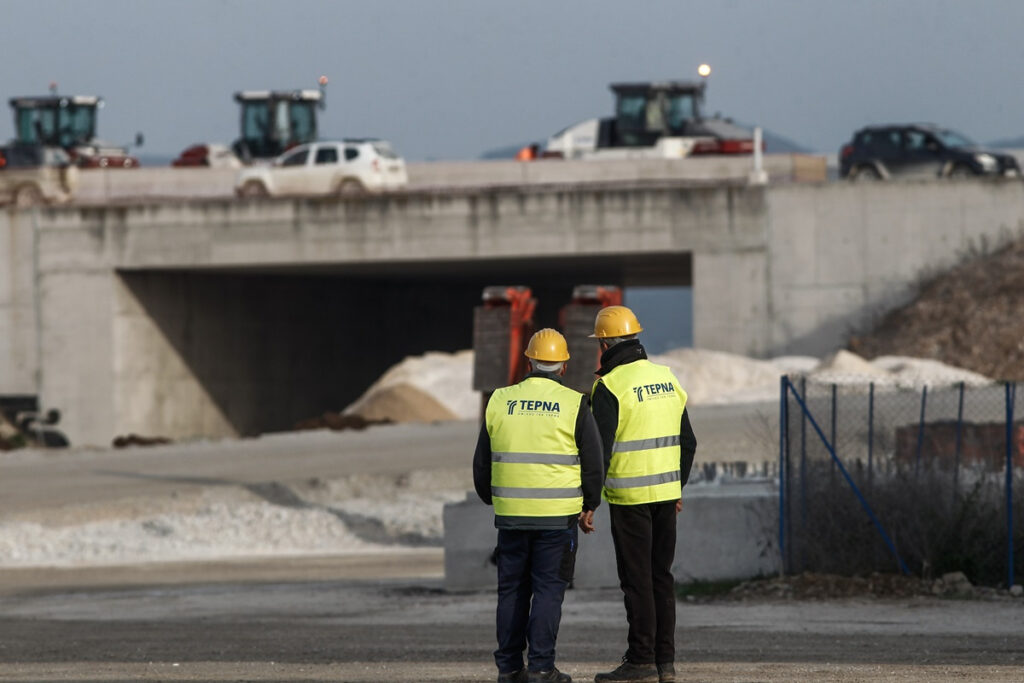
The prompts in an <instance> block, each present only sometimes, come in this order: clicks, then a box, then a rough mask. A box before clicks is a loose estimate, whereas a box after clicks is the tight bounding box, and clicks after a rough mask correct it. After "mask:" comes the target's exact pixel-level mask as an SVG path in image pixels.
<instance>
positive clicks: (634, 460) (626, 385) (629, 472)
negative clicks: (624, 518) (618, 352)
mask: <svg viewBox="0 0 1024 683" xmlns="http://www.w3.org/2000/svg"><path fill="white" fill-rule="evenodd" d="M598 382H602V383H604V385H605V387H607V389H608V390H609V391H611V392H612V394H614V395H615V398H616V400H617V401H618V405H619V422H618V424H617V425H616V428H615V442H614V444H613V445H612V458H611V462H610V463H609V466H608V472H607V474H606V476H605V481H604V495H605V498H606V499H607V500H608V502H610V503H616V504H618V505H639V504H641V503H657V502H662V501H668V500H678V499H679V497H680V495H681V494H682V487H681V484H680V479H681V476H680V472H679V456H680V453H679V428H680V423H681V422H682V417H683V410H684V409H685V408H686V392H685V391H683V389H682V387H680V386H679V381H678V380H677V379H676V377H675V375H673V374H672V371H671V370H669V369H668V368H667V367H665V366H663V365H656V364H654V363H651V362H650V361H647V360H638V361H634V362H632V363H626V364H624V365H620V366H618V367H616V368H615V369H613V370H612V371H611V372H609V373H608V374H607V375H605V376H604V377H602V378H601V379H599V380H598ZM595 386H596V384H595Z"/></svg>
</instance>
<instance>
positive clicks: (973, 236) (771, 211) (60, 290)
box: [0, 181, 1024, 444]
mask: <svg viewBox="0 0 1024 683" xmlns="http://www.w3.org/2000/svg"><path fill="white" fill-rule="evenodd" d="M1021 189H1022V188H1021V185H1020V184H1019V183H1014V182H970V181H967V182H960V183H920V184H918V183H913V184H898V185H897V184H892V185H889V184H877V185H847V184H814V185H778V186H762V187H749V186H745V185H742V184H733V185H728V184H726V185H714V186H710V185H698V186H681V185H679V183H668V182H647V183H633V184H622V183H615V184H612V185H601V184H591V185H579V186H576V185H545V186H531V187H519V188H515V187H509V188H494V189H462V190H449V191H443V192H442V191H433V192H432V191H422V192H410V193H407V194H402V195H395V196H389V197H376V198H366V199H355V200H344V201H343V200H338V199H324V200H312V199H310V200H294V201H249V202H238V201H232V200H205V201H199V200H194V201H173V202H153V203H143V204H131V205H106V206H91V207H70V208H62V209H41V210H35V211H31V212H22V213H17V212H8V213H6V214H4V215H3V216H2V218H0V235H3V236H4V238H3V239H0V245H2V246H0V265H2V266H4V267H5V268H6V271H7V272H6V274H5V275H6V276H5V277H4V278H3V279H2V283H0V394H4V393H6V394H10V393H33V394H38V395H39V396H40V398H41V402H42V404H43V405H44V406H45V407H56V408H59V409H61V410H62V412H63V416H64V417H63V419H62V425H63V426H64V428H65V431H66V433H67V434H68V436H69V437H70V439H71V440H72V442H73V443H78V444H90V443H91V444H104V443H109V441H110V439H111V438H112V437H113V436H114V435H116V434H124V433H129V432H135V433H142V434H148V435H165V436H171V437H184V436H195V435H206V436H224V435H236V434H254V433H259V432H262V431H269V430H274V429H283V428H288V427H290V426H291V425H292V424H294V422H295V421H296V420H298V419H301V418H304V417H309V416H312V415H316V414H318V413H320V412H322V411H324V410H328V409H333V410H336V409H338V408H340V407H343V406H344V405H345V404H346V403H348V402H349V401H350V400H352V399H353V398H355V397H356V396H357V395H358V394H359V393H360V392H361V391H362V390H363V389H365V387H366V386H367V385H368V384H369V383H370V382H371V381H373V380H374V379H375V378H376V377H377V376H379V374H380V373H381V372H382V371H383V370H384V369H385V368H386V367H387V366H388V365H389V364H391V363H393V362H395V361H397V360H399V359H400V358H402V357H404V356H406V355H408V354H411V353H421V352H423V351H427V350H432V349H441V350H455V349H460V348H467V347H469V346H470V344H471V329H472V314H471V311H472V307H473V306H474V305H476V304H477V303H478V301H479V296H480V290H481V288H482V287H483V286H484V285H488V284H527V285H530V286H532V287H533V288H534V290H535V292H536V293H537V295H538V297H539V299H540V301H541V310H540V317H541V321H542V322H548V323H553V322H554V316H555V315H556V311H557V308H558V307H559V306H561V305H562V304H563V303H564V302H565V301H567V299H568V297H569V292H570V291H571V288H572V286H573V285H576V284H580V283H594V282H596V283H610V284H619V285H623V286H631V285H654V284H657V285H691V286H692V287H693V301H694V313H693V318H694V319H693V328H694V342H695V345H696V346H699V347H704V348H713V349H720V350H726V351H733V352H737V353H744V354H750V355H754V356H769V355H775V354H782V353H815V354H819V353H824V352H827V351H830V350H832V349H834V348H835V347H837V346H838V345H841V344H843V343H844V339H845V336H846V333H847V332H848V331H849V330H850V329H851V328H853V327H855V326H858V325H861V324H863V323H864V322H865V321H867V320H868V319H870V317H871V316H873V315H875V314H877V313H878V312H879V311H881V310H884V309H886V308H888V307H889V306H891V305H892V304H894V303H896V302H899V301H900V300H902V299H903V298H905V297H906V295H907V293H908V291H909V287H910V286H911V285H912V284H913V283H914V282H915V281H916V280H917V279H918V278H919V277H920V276H921V274H922V273H926V272H930V271H932V270H935V269H938V268H941V267H944V266H948V265H950V264H951V263H953V262H954V261H955V260H956V259H957V258H958V256H959V255H960V254H961V253H962V252H963V251H964V250H965V249H967V248H968V247H969V246H971V245H977V244H979V243H980V242H981V241H982V240H987V241H988V242H989V243H993V242H995V241H997V240H999V239H1002V238H1006V237H1009V236H1012V235H1015V234H1017V233H1019V231H1020V230H1021V226H1022V220H1024V193H1022V192H1021ZM4 233H6V234H5V235H4Z"/></svg>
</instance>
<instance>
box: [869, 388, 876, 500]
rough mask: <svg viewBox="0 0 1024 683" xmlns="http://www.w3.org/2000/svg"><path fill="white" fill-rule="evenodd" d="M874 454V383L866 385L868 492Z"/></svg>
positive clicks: (871, 480) (872, 478)
mask: <svg viewBox="0 0 1024 683" xmlns="http://www.w3.org/2000/svg"><path fill="white" fill-rule="evenodd" d="M874 454H875V383H874V382H871V383H870V384H869V385H868V490H869V491H870V490H871V484H872V482H873V481H874V472H873V470H872V467H873V465H874V463H873V459H874Z"/></svg>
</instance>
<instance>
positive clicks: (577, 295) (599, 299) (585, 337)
mask: <svg viewBox="0 0 1024 683" xmlns="http://www.w3.org/2000/svg"><path fill="white" fill-rule="evenodd" d="M620 304H622V290H621V289H619V288H618V287H616V286H614V285H577V286H576V287H575V288H573V290H572V300H571V301H570V302H569V303H568V304H567V305H566V306H563V307H562V310H561V311H559V314H558V319H559V325H560V326H561V328H562V331H563V332H564V333H565V339H566V341H567V342H568V344H569V356H570V360H569V365H568V367H567V369H566V372H565V378H564V379H563V381H564V382H565V386H567V387H569V388H571V389H575V390H576V391H581V392H583V393H584V394H587V395H589V394H590V391H591V389H592V388H593V386H594V380H595V379H596V377H595V376H594V371H595V370H597V367H598V364H599V363H600V360H601V353H600V347H599V346H598V345H597V341H595V340H594V339H591V338H590V335H591V334H593V332H594V318H595V317H597V312H598V311H600V310H601V309H602V308H605V307H607V306H618V305H620Z"/></svg>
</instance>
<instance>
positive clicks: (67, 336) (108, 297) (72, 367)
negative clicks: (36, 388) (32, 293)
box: [40, 270, 116, 445]
mask: <svg viewBox="0 0 1024 683" xmlns="http://www.w3.org/2000/svg"><path fill="white" fill-rule="evenodd" d="M115 277H116V276H115V275H114V273H113V272H111V271H109V270H100V271H87V270H82V271H53V272H48V273H44V274H43V275H42V276H41V277H40V297H41V298H42V301H41V317H42V320H41V322H42V335H41V350H42V357H43V359H44V362H43V363H42V368H41V372H40V380H41V381H40V405H41V407H42V408H43V409H44V410H48V409H50V408H56V409H58V410H60V411H61V421H60V424H59V428H60V429H61V431H63V432H64V434H65V435H67V437H68V439H69V440H70V442H71V443H72V444H73V445H108V444H109V443H110V439H111V438H112V436H113V427H114V360H113V359H114V353H115V351H114V339H113V328H114V325H113V319H114V300H115V299H114V296H115V295H114V279H115Z"/></svg>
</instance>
